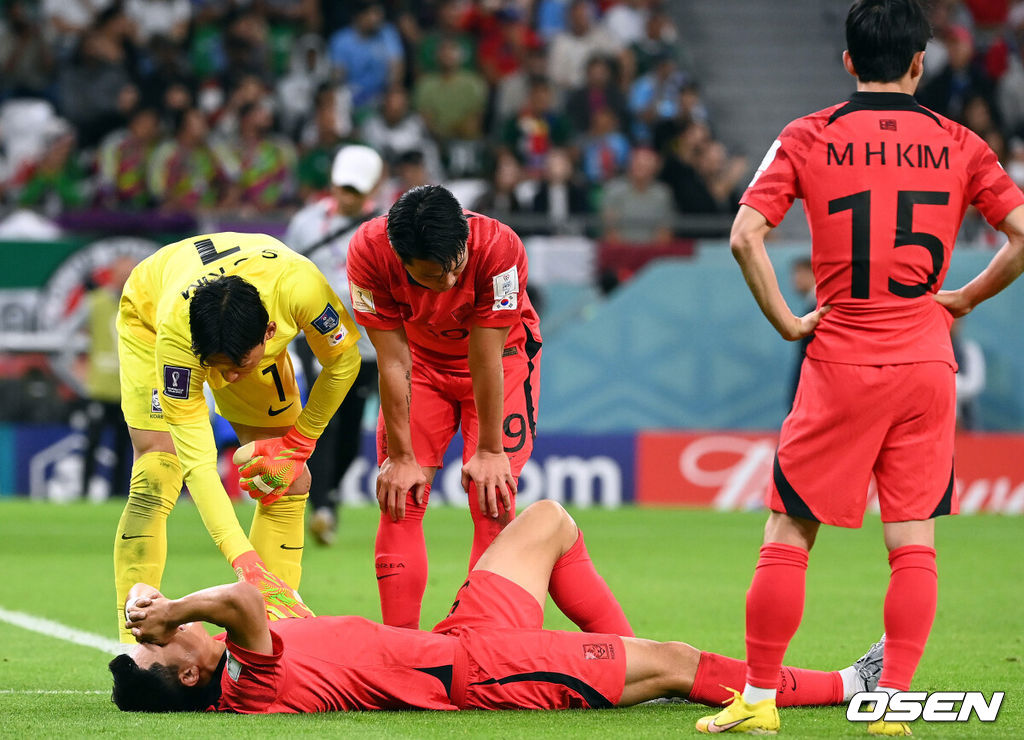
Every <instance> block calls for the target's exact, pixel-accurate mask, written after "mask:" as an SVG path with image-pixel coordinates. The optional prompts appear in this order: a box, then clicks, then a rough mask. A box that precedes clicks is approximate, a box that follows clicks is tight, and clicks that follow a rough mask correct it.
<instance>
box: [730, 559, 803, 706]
mask: <svg viewBox="0 0 1024 740" xmlns="http://www.w3.org/2000/svg"><path fill="white" fill-rule="evenodd" d="M807 555H808V553H807V550H804V549H803V548H802V547H795V546H793V545H784V544H781V543H779V542H769V543H768V544H766V545H763V546H762V547H761V556H760V558H759V559H758V561H757V569H756V570H755V571H754V580H753V582H752V583H751V584H750V590H748V591H747V675H746V683H748V684H750V685H751V686H756V687H758V688H760V689H774V688H777V687H778V686H779V669H780V668H781V667H782V659H783V657H784V656H785V654H786V648H787V647H789V641H790V640H791V639H793V635H794V634H796V629H797V627H799V626H800V619H801V617H803V613H804V585H805V580H806V575H807ZM740 683H742V682H740ZM735 688H737V689H739V688H740V686H736V687H735Z"/></svg>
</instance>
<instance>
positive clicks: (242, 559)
mask: <svg viewBox="0 0 1024 740" xmlns="http://www.w3.org/2000/svg"><path fill="white" fill-rule="evenodd" d="M231 565H232V567H234V569H235V574H236V575H237V576H238V580H240V581H247V582H248V583H251V584H252V585H253V586H255V587H256V588H258V589H259V591H260V594H261V595H262V596H263V604H264V606H265V607H266V610H267V618H268V619H269V620H270V621H272V622H274V621H276V620H278V619H290V618H292V617H299V618H304V617H312V616H316V615H314V614H313V612H312V610H311V609H310V608H309V607H308V606H306V605H305V604H304V603H303V601H302V599H301V598H300V597H299V595H298V593H296V592H295V591H294V590H293V589H292V588H291V587H290V586H289V585H288V584H287V583H285V582H284V581H282V580H281V579H280V578H278V577H277V576H275V575H274V574H273V573H271V572H270V571H269V570H267V566H266V565H264V564H263V561H262V560H261V559H260V556H259V555H257V554H256V551H255V550H250V551H249V552H247V553H243V554H242V555H240V556H238V557H237V558H235V560H234V562H232V563H231Z"/></svg>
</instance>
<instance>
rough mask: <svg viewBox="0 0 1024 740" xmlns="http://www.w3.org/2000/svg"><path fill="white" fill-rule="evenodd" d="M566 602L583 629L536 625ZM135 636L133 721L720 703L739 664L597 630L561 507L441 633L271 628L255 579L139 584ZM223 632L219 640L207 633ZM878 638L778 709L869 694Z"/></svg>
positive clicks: (129, 678) (578, 547)
mask: <svg viewBox="0 0 1024 740" xmlns="http://www.w3.org/2000/svg"><path fill="white" fill-rule="evenodd" d="M548 593H550V594H551V596H552V598H553V599H554V601H555V604H556V605H558V607H559V608H560V609H561V610H562V611H563V612H564V613H565V614H566V616H568V617H569V618H570V619H571V620H572V621H573V622H575V623H576V624H577V625H579V626H580V627H581V628H582V629H584V630H585V631H584V632H564V631H555V630H545V629H542V628H541V625H542V623H543V619H544V611H543V604H544V599H545V597H546V595H547V594H548ZM126 611H127V618H128V619H127V623H126V626H127V628H128V629H129V630H130V631H131V633H132V634H133V635H134V636H135V637H136V639H137V640H138V641H139V643H140V644H139V645H138V646H137V647H136V648H134V649H133V650H132V652H131V653H129V654H125V655H119V656H118V657H116V658H115V659H114V660H113V661H111V663H110V670H111V672H112V673H113V674H114V693H113V700H114V702H115V703H116V704H117V706H118V707H119V708H120V709H122V710H125V711H149V712H169V711H202V710H215V711H229V712H240V713H247V714H248V713H256V714H263V713H274V712H326V711H338V710H368V709H446V710H453V709H568V708H600V707H613V706H628V705H631V704H637V703H639V702H643V701H647V700H649V699H655V698H658V697H686V698H688V699H690V700H691V701H695V702H701V703H705V704H718V703H721V702H722V701H723V700H725V699H726V698H727V692H726V691H725V690H724V689H723V688H722V686H721V684H727V685H730V684H733V685H734V684H735V683H736V682H739V681H742V679H743V662H742V661H738V660H734V659H732V658H726V657H723V656H721V655H715V654H714V653H707V652H702V651H700V650H697V649H696V648H693V647H691V646H689V645H687V644H685V643H682V642H655V641H653V640H642V639H637V638H631V637H620V636H618V635H615V634H609V633H606V632H602V631H601V627H602V625H603V624H611V623H622V622H624V621H625V617H624V616H623V614H622V609H621V607H620V606H619V603H618V602H617V601H616V600H615V597H614V596H613V595H612V593H611V591H610V590H609V588H608V586H607V584H606V583H605V582H604V579H602V578H601V576H600V575H598V573H597V571H596V570H595V569H594V566H593V563H592V562H591V560H590V556H589V554H588V553H587V549H586V546H585V545H584V542H583V535H582V534H581V533H580V531H579V529H578V528H577V527H576V523H575V522H574V521H573V520H572V518H571V517H570V516H569V514H568V513H566V511H565V510H564V509H563V508H562V507H561V506H560V505H559V504H557V503H554V502H552V501H542V502H539V503H536V504H534V505H533V506H531V507H529V508H528V509H527V510H526V511H525V512H523V514H522V516H520V517H519V518H517V519H515V520H513V522H512V523H511V524H509V526H508V527H507V528H506V529H505V530H503V531H502V533H501V534H500V535H498V537H497V539H495V540H494V542H493V543H492V544H491V546H490V547H488V548H487V550H486V551H485V552H484V554H483V556H481V558H480V560H479V561H478V562H477V564H476V568H475V569H474V570H473V571H472V572H471V573H470V575H469V579H468V580H467V581H466V582H465V583H464V584H463V585H462V588H461V589H460V590H459V592H458V595H457V596H456V599H455V603H454V605H453V606H452V609H451V611H450V612H449V614H448V616H447V617H446V618H445V619H444V620H442V621H441V622H440V623H439V624H438V625H437V626H436V627H434V629H433V631H431V632H426V631H420V630H409V629H402V628H395V627H387V626H384V625H381V624H377V623H375V622H371V621H369V620H367V619H363V618H362V617H354V616H341V617H331V616H321V617H310V618H306V619H298V618H295V619H284V620H280V621H277V622H274V623H273V625H270V624H268V622H267V619H266V617H265V615H264V603H263V601H262V599H261V598H260V595H259V593H258V592H257V591H256V589H254V588H252V587H251V586H250V585H249V584H247V583H245V582H239V583H234V584H231V585H224V586H216V587H214V588H209V589H205V590H203V591H197V592H195V593H193V594H189V595H188V596H185V597H184V598H181V599H176V600H175V599H167V598H166V597H164V596H163V595H161V594H160V593H159V592H158V591H157V590H156V589H154V588H152V587H149V586H146V585H145V584H137V585H136V586H135V587H133V589H132V593H131V596H130V598H129V601H128V608H127V610H126ZM200 620H203V621H207V622H212V623H214V624H217V625H220V626H221V627H224V628H225V629H226V630H227V633H226V634H225V635H222V636H217V637H212V636H210V634H209V633H208V632H207V631H206V630H205V629H204V628H203V625H202V624H200ZM880 662H881V643H879V644H877V645H875V646H874V647H872V649H871V650H869V651H868V653H867V654H866V655H865V656H864V657H863V658H861V659H860V660H859V661H857V663H855V664H854V665H852V666H850V667H848V668H844V669H843V670H841V671H832V672H825V671H812V670H804V669H800V668H788V667H786V668H783V669H782V678H781V683H782V685H783V688H782V689H781V690H780V692H779V701H780V703H782V704H790V705H797V704H803V705H810V704H839V703H841V702H843V701H846V700H848V698H849V697H850V696H852V695H853V693H855V692H857V691H863V690H870V689H873V688H874V685H875V683H876V680H877V671H878V666H879V664H880Z"/></svg>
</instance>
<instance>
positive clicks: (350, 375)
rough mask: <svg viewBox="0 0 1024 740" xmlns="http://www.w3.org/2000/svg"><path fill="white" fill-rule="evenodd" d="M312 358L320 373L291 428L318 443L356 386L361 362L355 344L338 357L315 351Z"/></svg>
mask: <svg viewBox="0 0 1024 740" xmlns="http://www.w3.org/2000/svg"><path fill="white" fill-rule="evenodd" d="M311 346H314V345H312V344H311ZM313 354H315V355H316V358H317V360H319V362H320V365H321V366H322V367H323V369H322V370H321V371H320V374H319V375H317V376H316V381H314V383H313V387H312V388H310V390H309V398H308V399H307V400H306V405H305V407H304V408H303V409H302V413H301V414H299V418H298V419H296V420H295V428H296V429H297V430H298V431H299V432H300V433H301V434H303V435H305V436H307V437H310V438H312V439H318V438H319V437H320V435H321V434H323V431H324V428H325V427H326V426H327V422H329V421H330V420H331V417H332V416H334V414H335V413H336V412H337V410H338V407H339V406H340V405H341V402H342V401H343V400H345V396H346V395H348V392H349V389H351V388H352V384H353V383H355V382H356V376H357V375H359V366H360V364H361V363H362V358H361V357H360V355H359V348H358V347H357V346H356V345H355V344H352V346H350V347H349V348H348V349H346V350H345V351H344V352H343V353H342V354H340V355H334V356H330V357H328V356H322V355H323V352H318V351H317V349H316V348H314V350H313Z"/></svg>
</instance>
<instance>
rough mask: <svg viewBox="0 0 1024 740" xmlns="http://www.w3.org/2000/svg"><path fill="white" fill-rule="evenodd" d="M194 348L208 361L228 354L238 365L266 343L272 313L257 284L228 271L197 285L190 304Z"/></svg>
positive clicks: (203, 359)
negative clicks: (264, 301) (212, 357)
mask: <svg viewBox="0 0 1024 740" xmlns="http://www.w3.org/2000/svg"><path fill="white" fill-rule="evenodd" d="M188 323H189V327H190V328H191V330H192V352H193V353H194V354H195V356H196V357H198V358H199V363H200V364H201V365H206V364H207V361H208V360H209V359H210V357H211V356H213V355H226V356H227V357H228V359H230V360H231V361H232V362H233V363H235V364H236V365H241V364H242V360H243V358H244V357H245V356H246V355H247V354H249V352H250V351H252V350H253V349H254V348H255V347H258V346H259V345H261V344H263V340H264V338H265V337H266V333H267V324H269V323H270V316H269V314H267V309H266V308H265V307H264V306H263V302H262V301H261V300H260V292H259V291H258V290H256V286H255V285H253V284H252V283H250V282H247V281H246V280H244V279H242V278H240V277H239V276H238V275H225V276H224V277H221V278H217V279H216V280H211V281H210V282H208V283H206V284H205V285H201V286H200V287H198V288H196V291H195V293H194V294H193V295H192V300H191V302H190V303H189V306H188Z"/></svg>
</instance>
